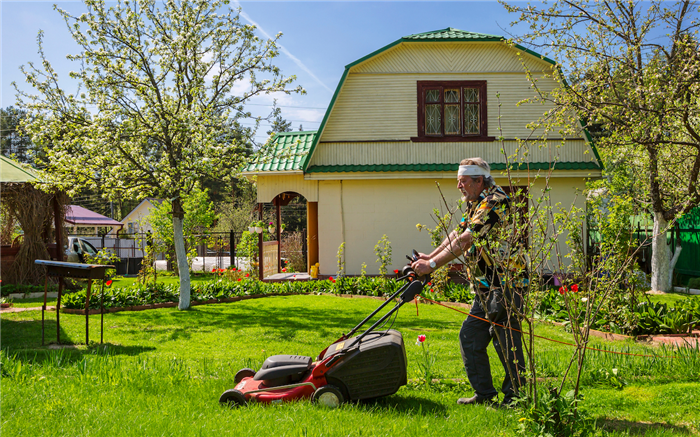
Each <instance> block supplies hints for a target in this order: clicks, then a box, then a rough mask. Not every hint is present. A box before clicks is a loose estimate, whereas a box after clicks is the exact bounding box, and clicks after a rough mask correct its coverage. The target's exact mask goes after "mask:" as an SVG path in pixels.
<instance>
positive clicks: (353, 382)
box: [219, 251, 428, 407]
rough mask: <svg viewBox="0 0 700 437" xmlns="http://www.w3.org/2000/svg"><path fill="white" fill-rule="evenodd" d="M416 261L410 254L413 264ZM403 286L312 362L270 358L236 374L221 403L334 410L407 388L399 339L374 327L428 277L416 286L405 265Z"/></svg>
mask: <svg viewBox="0 0 700 437" xmlns="http://www.w3.org/2000/svg"><path fill="white" fill-rule="evenodd" d="M416 257H417V253H416V252H415V251H414V258H413V259H416ZM409 259H411V258H410V257H409ZM403 280H405V281H406V283H405V284H404V285H403V286H402V287H401V288H400V289H399V290H398V291H396V292H395V293H394V294H393V295H392V296H391V297H390V298H389V299H388V300H386V301H385V302H384V303H382V304H381V305H380V306H379V308H377V309H376V310H374V311H373V312H372V313H371V314H370V315H369V316H367V317H366V318H365V319H364V320H363V321H362V322H360V324H359V325H357V326H355V327H354V328H353V329H352V330H351V331H350V332H348V333H347V334H344V335H342V336H341V337H340V338H339V339H337V340H336V341H334V342H333V343H332V344H331V345H329V346H328V347H327V348H326V349H324V350H323V351H321V353H320V354H319V355H318V357H317V358H316V360H315V361H314V360H312V358H311V357H306V356H300V355H273V356H271V357H269V358H267V359H266V360H265V362H264V363H263V365H262V367H261V368H260V370H258V371H257V372H256V371H254V370H252V369H248V368H245V369H241V370H239V371H238V373H236V376H235V378H234V382H235V383H236V386H235V387H234V388H233V389H230V390H226V391H225V392H224V393H223V394H222V395H221V397H220V398H219V402H220V403H221V404H222V405H228V406H241V405H246V404H247V403H248V402H263V403H278V402H284V401H292V400H297V399H305V398H311V399H312V400H313V401H315V402H318V403H319V404H321V405H325V406H328V407H337V406H338V405H340V404H341V403H343V402H346V401H356V400H362V399H373V398H378V397H382V396H389V395H392V394H394V393H396V392H397V391H398V390H399V388H400V387H401V386H402V385H406V382H407V379H406V349H405V347H404V342H403V337H402V336H401V333H400V332H398V331H396V330H394V329H385V330H377V327H379V326H380V325H382V324H383V323H385V322H386V321H387V320H388V319H389V317H391V316H392V314H395V313H396V312H397V311H398V310H399V308H401V306H402V305H404V304H405V303H407V302H411V301H412V300H413V299H414V298H415V297H416V296H418V295H419V294H420V293H421V292H422V291H423V287H424V286H425V284H426V283H427V282H428V277H427V276H426V277H425V278H423V280H422V281H421V280H419V278H417V277H416V274H415V272H413V270H411V267H410V265H408V266H405V267H404V268H403V270H402V272H401V277H400V278H398V279H397V281H403ZM397 296H400V297H399V300H398V302H397V303H396V305H395V306H394V307H393V308H392V309H391V310H389V311H388V312H387V313H386V314H384V315H383V316H382V317H380V318H379V320H377V321H376V322H375V323H374V324H373V325H372V326H370V327H369V329H367V330H366V331H364V332H363V333H361V334H360V335H357V336H355V337H353V335H354V334H355V333H356V332H358V330H359V329H360V328H361V327H362V326H363V325H364V324H365V323H367V322H368V321H369V320H370V319H371V318H372V317H374V316H375V315H376V314H377V313H379V311H381V309H382V308H384V307H385V306H386V305H387V304H388V303H389V302H392V301H393V300H394V298H396V297H397ZM392 325H393V324H392Z"/></svg>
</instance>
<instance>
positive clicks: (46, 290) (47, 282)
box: [41, 275, 49, 346]
mask: <svg viewBox="0 0 700 437" xmlns="http://www.w3.org/2000/svg"><path fill="white" fill-rule="evenodd" d="M48 291H49V275H46V280H45V281H44V305H42V306H41V345H42V346H43V345H44V311H46V293H48Z"/></svg>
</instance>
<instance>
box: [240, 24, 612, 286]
mask: <svg viewBox="0 0 700 437" xmlns="http://www.w3.org/2000/svg"><path fill="white" fill-rule="evenodd" d="M523 63H524V64H525V66H527V68H528V69H529V70H530V72H531V73H532V74H534V75H536V76H537V75H539V76H540V86H545V87H548V86H549V87H554V86H556V84H555V83H554V81H553V80H551V79H548V78H547V77H544V76H543V74H544V73H545V72H548V71H551V69H553V68H556V67H555V63H554V62H553V61H552V60H549V59H547V58H545V57H542V56H540V55H538V54H537V53H534V52H531V51H529V50H527V49H525V48H523V47H519V46H512V45H510V44H509V43H507V42H506V40H505V38H503V37H501V36H495V35H485V34H480V33H473V32H466V31H462V30H458V29H453V28H447V29H441V30H437V31H432V32H425V33H420V34H415V35H409V36H406V37H403V38H400V39H398V40H396V41H394V42H393V43H391V44H388V45H386V46H384V47H382V48H380V49H378V50H376V51H374V52H372V53H370V54H368V55H367V56H365V57H363V58H361V59H358V60H357V61H355V62H353V63H351V64H349V65H347V66H346V67H345V70H344V72H343V75H342V77H341V78H340V81H339V83H338V86H337V88H336V91H335V94H334V95H333V97H332V99H331V102H330V104H329V106H328V109H327V110H326V113H325V116H324V118H323V120H322V122H321V125H320V127H319V129H318V130H317V131H306V132H286V133H280V134H277V135H276V137H275V138H274V139H273V144H272V148H271V149H270V151H269V152H267V153H265V156H260V158H259V159H258V161H256V162H254V163H252V164H250V165H249V166H248V167H247V168H246V169H245V172H244V174H246V175H248V176H257V184H258V202H260V203H267V202H273V201H274V200H275V199H276V198H277V197H278V196H280V195H285V194H286V195H289V194H292V193H296V194H299V195H302V196H304V197H305V198H306V200H307V208H308V209H307V221H308V246H309V263H310V264H314V263H315V262H316V261H318V262H319V263H320V274H322V275H334V274H335V272H336V270H337V260H336V255H337V252H338V248H339V246H340V245H341V243H343V242H345V249H344V256H345V269H346V273H347V274H351V275H353V274H355V275H356V274H360V272H361V269H362V264H363V263H366V264H367V273H369V274H376V273H377V272H378V265H377V264H376V263H375V262H374V261H375V259H376V258H377V257H376V255H375V254H374V246H375V244H376V243H377V241H378V240H379V239H380V238H382V236H383V235H385V234H386V235H387V237H388V239H389V241H390V242H391V246H392V249H393V265H392V266H391V268H392V269H396V268H400V266H401V265H403V264H405V258H404V256H403V255H404V254H408V253H410V251H411V250H412V249H413V248H415V249H418V250H420V251H428V250H429V249H430V238H429V236H428V235H427V233H425V232H422V233H421V232H419V231H418V230H417V229H416V224H418V223H421V224H424V225H428V226H431V227H432V226H434V220H433V219H432V214H433V209H434V208H437V209H439V210H444V207H443V201H442V197H441V193H440V191H439V190H438V184H439V186H440V189H441V190H442V195H444V196H445V198H446V200H447V202H448V203H450V204H454V202H456V201H457V200H458V197H459V192H458V191H457V189H456V171H457V167H458V165H459V162H460V161H461V160H462V159H465V158H469V157H474V156H479V157H482V158H484V159H485V160H487V161H488V162H489V163H490V164H491V168H492V174H493V175H494V177H495V179H496V182H497V183H499V184H501V185H507V179H506V178H505V172H504V170H506V165H507V161H506V158H505V156H504V154H503V153H502V152H501V148H502V147H503V149H504V150H505V152H506V154H507V155H508V156H512V155H518V153H520V155H519V156H518V158H520V162H521V163H520V164H518V165H515V166H513V167H511V170H512V171H511V174H512V175H513V176H514V178H515V179H516V180H520V181H522V182H521V183H522V184H523V185H525V182H526V180H527V179H528V178H533V177H534V176H535V175H536V174H537V173H538V172H540V173H545V172H550V170H551V180H550V187H551V192H550V194H551V199H552V202H553V203H555V202H562V204H565V205H570V204H572V202H574V203H575V204H576V206H577V207H580V208H584V207H585V199H584V198H583V196H580V195H579V196H577V195H576V194H577V192H580V191H581V190H582V189H583V188H584V187H585V181H586V179H588V178H597V177H600V175H601V168H602V165H601V162H600V160H599V158H598V154H597V151H596V149H595V146H594V145H593V143H592V142H591V139H590V137H589V136H588V135H587V133H586V132H585V131H583V130H582V129H580V134H578V135H577V136H575V137H571V138H562V137H561V136H559V135H557V134H552V133H550V134H549V136H547V135H546V134H545V133H544V132H538V131H535V132H532V131H531V130H530V129H529V128H528V124H529V123H532V122H534V121H537V120H538V119H539V118H540V117H541V116H542V114H543V112H544V111H546V110H547V109H548V108H547V107H546V106H544V107H543V106H542V105H539V104H537V105H520V104H519V102H521V101H522V100H524V99H527V98H531V97H533V93H534V91H533V90H532V88H531V87H530V83H529V81H528V79H527V76H526V72H525V70H524V68H523ZM547 81H549V82H547ZM498 137H502V138H503V139H502V140H501V139H498ZM526 138H535V139H537V140H538V141H539V144H540V145H542V147H532V148H531V149H530V150H529V154H528V156H527V157H524V156H522V142H521V141H520V140H523V139H526ZM519 150H520V152H518V151H519ZM534 188H535V189H538V188H539V189H542V188H544V185H543V182H542V183H539V185H538V184H535V186H534ZM561 242H562V243H563V238H562V240H561Z"/></svg>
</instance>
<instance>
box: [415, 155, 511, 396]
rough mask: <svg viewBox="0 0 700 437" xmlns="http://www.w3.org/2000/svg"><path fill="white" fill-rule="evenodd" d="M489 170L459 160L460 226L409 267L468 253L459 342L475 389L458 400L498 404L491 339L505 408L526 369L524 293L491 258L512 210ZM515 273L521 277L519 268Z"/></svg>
mask: <svg viewBox="0 0 700 437" xmlns="http://www.w3.org/2000/svg"><path fill="white" fill-rule="evenodd" d="M490 171H491V169H490V166H489V164H488V163H487V162H486V161H484V160H483V159H481V158H470V159H465V160H463V161H462V162H461V163H460V166H459V171H458V175H457V188H458V189H459V190H460V191H461V192H462V195H463V200H464V201H465V202H466V204H465V206H466V208H465V213H464V215H463V216H462V221H461V223H460V227H459V229H457V230H455V231H453V232H452V233H451V234H450V235H449V236H448V237H447V238H445V240H444V241H443V242H442V243H441V244H440V245H439V246H438V247H437V248H436V249H435V250H434V251H433V252H432V253H430V254H423V253H421V254H419V259H418V260H417V261H414V262H413V263H412V267H413V269H414V271H415V272H416V273H417V274H418V275H421V276H423V275H425V274H430V273H432V272H433V271H435V270H436V269H437V268H438V267H441V266H444V265H445V264H447V263H448V262H450V261H452V260H453V259H455V258H457V257H458V256H460V255H461V254H463V253H464V254H466V256H467V258H468V259H469V261H470V262H468V263H467V264H468V265H469V266H470V268H468V269H467V275H468V277H469V281H470V283H471V284H472V288H473V289H474V291H475V292H476V293H477V295H476V297H475V299H474V303H473V305H472V308H471V311H470V313H469V314H470V315H469V317H467V319H466V320H465V321H464V323H463V324H462V329H461V331H460V333H459V340H460V349H461V352H462V359H463V360H464V366H465V368H466V370H467V377H468V378H469V383H470V384H471V386H472V388H473V389H474V392H475V393H474V396H472V397H471V398H460V399H459V400H458V401H457V403H458V404H467V405H468V404H489V405H497V401H498V391H496V389H495V388H494V386H493V380H492V378H491V367H490V365H489V357H488V354H487V352H486V348H487V346H488V345H489V343H490V342H491V340H492V339H493V345H494V348H495V349H496V353H497V354H498V358H499V359H500V360H501V364H502V365H503V368H504V370H505V372H506V376H505V379H504V381H503V385H502V386H501V391H503V394H504V395H505V397H504V399H503V402H502V404H501V405H503V406H507V405H510V404H511V403H512V402H513V397H514V396H515V395H516V394H517V390H518V387H519V386H520V384H521V382H522V379H521V378H522V376H521V374H522V373H524V370H525V367H524V363H525V359H524V357H523V352H522V337H521V333H520V332H519V330H520V323H519V321H518V317H517V314H516V313H517V312H519V311H520V310H521V309H522V292H521V290H520V289H518V288H515V287H513V286H512V285H513V284H514V281H513V279H514V278H512V277H510V278H508V279H509V280H508V284H506V283H504V282H505V281H506V279H505V278H504V276H509V275H504V272H503V267H502V266H499V264H498V262H497V261H496V259H497V258H496V257H495V256H494V254H495V251H496V249H497V247H498V245H499V243H501V242H498V241H494V240H497V235H496V234H497V232H495V231H494V230H495V229H497V228H498V227H500V226H507V225H508V220H507V218H506V214H507V213H508V212H509V211H510V198H509V197H508V196H507V195H506V193H505V192H504V191H503V189H502V188H501V187H499V186H497V185H496V184H495V182H494V180H493V178H492V177H491V174H490ZM474 267H477V269H478V271H479V273H480V274H481V275H480V276H478V277H477V274H478V273H477V272H475V271H474ZM518 274H519V275H520V276H521V277H520V278H519V279H520V280H522V279H523V278H522V276H524V275H523V272H522V271H520V272H518ZM515 309H517V310H518V311H517V312H516V311H514V310H515ZM472 316H476V317H472ZM486 320H489V321H490V322H488V321H486ZM498 325H502V326H506V327H511V328H514V329H511V330H509V329H505V328H503V327H501V326H498Z"/></svg>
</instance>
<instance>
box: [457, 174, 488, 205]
mask: <svg viewBox="0 0 700 437" xmlns="http://www.w3.org/2000/svg"><path fill="white" fill-rule="evenodd" d="M457 189H458V190H459V191H461V192H462V195H463V196H464V198H465V199H466V200H469V201H475V200H478V199H479V194H481V192H482V191H484V177H483V176H477V177H475V178H472V177H471V176H458V177H457Z"/></svg>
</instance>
